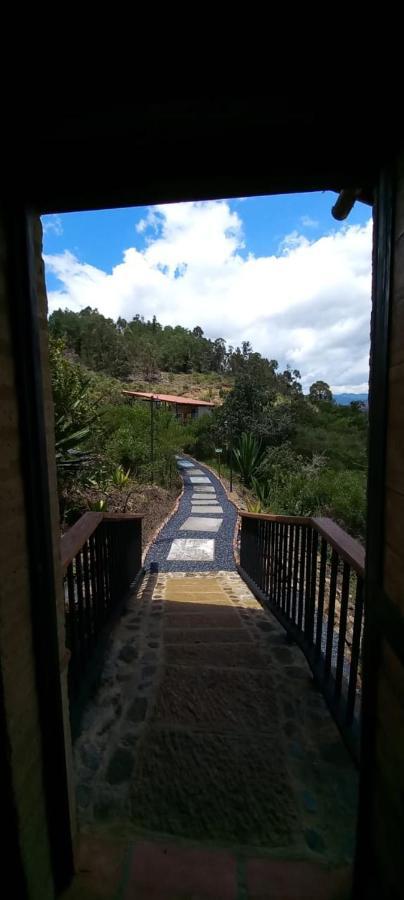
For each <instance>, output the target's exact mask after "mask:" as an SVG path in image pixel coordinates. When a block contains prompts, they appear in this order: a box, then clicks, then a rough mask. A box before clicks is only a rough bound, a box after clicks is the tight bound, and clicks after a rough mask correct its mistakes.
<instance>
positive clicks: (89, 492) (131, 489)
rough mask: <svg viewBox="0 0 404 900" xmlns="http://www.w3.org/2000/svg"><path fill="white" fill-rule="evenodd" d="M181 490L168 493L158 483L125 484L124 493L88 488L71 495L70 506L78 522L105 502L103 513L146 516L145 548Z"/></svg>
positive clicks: (170, 510)
mask: <svg viewBox="0 0 404 900" xmlns="http://www.w3.org/2000/svg"><path fill="white" fill-rule="evenodd" d="M179 493H180V487H179V486H178V485H176V486H175V487H173V488H171V490H166V488H162V487H160V486H159V485H155V484H137V483H134V482H132V483H131V484H128V485H125V488H124V489H123V490H118V489H116V488H115V489H114V488H109V489H108V490H107V491H102V490H100V489H98V488H88V489H86V490H85V491H80V492H77V493H75V494H71V495H70V497H69V503H70V506H71V507H73V508H74V512H75V520H76V521H77V519H79V518H80V516H81V515H83V513H85V512H88V510H91V509H96V508H97V504H99V503H100V502H102V501H105V507H104V508H103V511H104V512H109V513H116V512H126V513H132V514H134V513H136V514H139V515H141V516H143V523H142V548H144V547H145V546H146V545H147V544H148V543H149V541H151V540H152V538H153V535H154V534H155V532H156V530H157V529H158V528H159V526H160V525H161V524H162V523H163V522H164V521H165V519H166V518H167V517H168V516H169V515H170V514H171V512H172V511H173V509H174V507H175V504H176V501H177V498H178V495H179ZM73 524H74V522H73V521H71V522H69V524H66V525H64V526H63V527H62V532H64V531H68V529H69V528H70V527H71V526H72V525H73Z"/></svg>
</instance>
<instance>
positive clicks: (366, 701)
mask: <svg viewBox="0 0 404 900" xmlns="http://www.w3.org/2000/svg"><path fill="white" fill-rule="evenodd" d="M216 180H217V179H216ZM130 194H131V191H130V190H128V198H127V205H129V204H136V203H138V202H140V201H139V198H137V199H136V198H135V197H133V196H132V197H131V196H130ZM150 194H152V190H151V191H150ZM142 200H143V202H144V197H142ZM151 202H157V201H156V199H154V200H152V201H151ZM108 205H111V198H110V197H109V199H108ZM121 205H122V198H121ZM56 206H57V198H56V199H55V208H56ZM101 206H102V197H101V196H100V203H99V207H101ZM59 211H60V212H63V208H61V209H60V210H59ZM32 215H33V213H32V210H29V209H26V208H24V207H23V206H21V207H20V209H18V210H15V209H14V210H12V211H10V216H9V223H10V232H9V233H10V239H11V241H10V242H11V245H12V247H13V260H12V272H11V278H10V284H11V285H12V296H11V313H12V319H13V344H14V354H15V361H16V375H17V388H18V402H19V414H20V427H21V442H22V447H26V448H27V451H28V448H29V452H26V453H24V454H23V462H24V483H25V498H26V515H27V522H28V539H29V550H30V560H31V590H32V598H33V604H32V619H33V628H34V652H35V659H36V672H37V689H38V698H39V704H40V717H41V731H42V743H43V756H44V789H45V797H46V804H47V815H48V829H49V838H50V845H51V854H52V863H53V872H54V878H55V885H56V889H57V891H60V890H61V889H62V888H63V887H64V886H65V885H66V884H67V883H68V881H69V880H70V878H71V876H72V874H73V841H72V834H71V830H70V815H69V799H68V783H67V776H66V756H65V744H64V730H63V709H62V697H61V691H60V670H59V653H58V639H57V619H56V592H55V577H56V573H55V571H54V565H53V550H52V528H51V516H50V502H49V483H48V471H47V462H46V460H47V454H46V430H45V415H44V400H43V387H42V379H41V358H40V341H39V328H38V304H37V291H36V276H35V253H34V245H33V231H32ZM392 228H393V182H392V178H391V174H390V173H389V172H387V171H385V172H383V173H382V174H381V177H380V182H379V185H378V188H377V198H376V204H375V225H374V246H373V284H372V300H373V311H372V326H371V347H372V349H371V372H370V403H369V420H370V430H369V491H368V525H367V573H366V586H367V591H366V597H367V599H366V613H365V621H366V633H365V644H364V672H365V677H364V692H363V716H362V736H363V738H362V756H361V785H360V797H359V806H358V829H357V850H356V856H355V886H356V889H357V890H359V888H361V887H362V886H363V884H364V878H365V877H366V878H368V872H369V843H368V839H369V827H370V825H369V823H370V822H371V814H372V796H371V784H372V774H373V767H374V748H375V735H376V722H375V712H376V694H377V671H378V662H379V658H380V643H381V642H380V635H379V633H378V630H379V621H378V618H377V616H376V615H375V610H376V609H377V597H378V592H380V590H381V586H382V574H383V572H382V569H383V534H384V525H383V513H384V489H385V488H384V468H385V443H386V424H387V379H388V337H389V318H390V269H391V248H392ZM22 323H24V324H23V325H22ZM379 596H380V593H379ZM365 869H366V873H367V874H366V876H365ZM358 895H359V894H358Z"/></svg>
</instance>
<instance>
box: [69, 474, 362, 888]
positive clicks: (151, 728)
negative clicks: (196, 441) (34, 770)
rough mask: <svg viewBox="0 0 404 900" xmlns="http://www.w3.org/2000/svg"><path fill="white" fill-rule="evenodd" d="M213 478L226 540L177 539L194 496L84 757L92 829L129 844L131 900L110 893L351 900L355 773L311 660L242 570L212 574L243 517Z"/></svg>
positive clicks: (96, 713)
mask: <svg viewBox="0 0 404 900" xmlns="http://www.w3.org/2000/svg"><path fill="white" fill-rule="evenodd" d="M185 462H187V464H186V465H185ZM184 468H185V469H188V471H192V468H193V464H192V463H190V464H188V461H184ZM201 469H202V467H201ZM196 477H198V476H196ZM210 478H211V481H212V486H213V489H214V491H215V493H216V494H217V495H218V496H219V498H220V505H221V506H222V508H223V510H224V512H223V515H220V517H218V515H217V513H215V514H208V521H209V522H217V521H220V523H221V524H220V527H219V531H218V532H217V534H214V535H212V536H211V537H204V534H205V535H206V532H203V531H201V532H196V537H195V532H191V531H188V532H187V528H185V530H183V529H182V528H181V526H183V525H184V524H186V519H187V518H188V514H189V513H190V506H191V498H190V496H189V497H187V496H186V494H187V493H190V494H192V491H193V488H192V487H190V488H189V491H188V490H187V487H185V491H184V498H183V500H182V504H180V506H181V509H180V510H178V511H177V513H176V515H175V516H174V517H173V518H175V519H176V528H175V529H174V528H173V527H171V528H167V526H166V529H163V531H164V530H166V536H165V538H164V553H163V552H160V550H161V548H160V550H159V552H158V556H157V559H156V557H155V556H154V551H153V548H151V551H150V554H149V558H150V561H151V562H153V559H154V561H155V562H157V561H160V564H161V568H163V566H164V568H165V571H161V569H159V571H155V568H157V566H156V567H153V566H152V565H150V568H149V571H148V573H147V574H146V577H145V579H144V581H143V582H142V584H141V586H140V588H139V590H138V592H137V594H134V595H132V596H131V597H130V598H129V601H128V603H127V608H126V610H125V612H124V614H123V616H122V618H121V620H120V622H119V624H118V626H117V627H116V629H115V631H114V633H113V635H112V637H111V643H110V648H109V654H108V658H107V660H106V663H105V666H104V671H103V675H102V680H101V685H100V688H99V691H98V693H97V696H96V697H95V698H94V702H93V703H92V704H91V705H90V706H89V707H88V709H87V711H86V714H85V717H84V722H83V730H82V734H81V736H80V738H79V739H78V740H77V742H76V744H75V747H74V756H75V771H76V775H77V802H78V809H79V817H80V821H81V828H82V830H83V832H84V833H86V834H87V840H88V841H90V845H91V841H92V840H96V838H97V839H98V840H101V842H102V841H103V840H105V836H107V838H108V839H109V840H111V835H113V836H114V839H115V840H117V841H118V845H119V849H118V845H117V847H116V848H115V850H116V854H117V856H116V858H117V859H118V858H119V860H120V862H119V865H118V863H117V864H116V867H115V868H114V872H115V874H116V873H117V872H118V870H119V872H120V879H121V880H120V882H119V884H120V893H119V892H118V889H117V887H116V886H115V888H114V893H111V895H109V894H104V895H100V896H111V898H112V897H118V896H119V897H122V898H125V900H129V898H131V897H136V898H146V897H148V898H155V900H159V898H161V900H189V898H198V900H204V898H206V900H207V898H215V900H221V898H223V900H225V898H227V897H228V898H229V900H265V898H267V900H271V898H273V900H275V898H276V900H281V898H284V900H298V898H305V897H307V898H309V897H310V898H315V897H318V898H324V900H326V898H331V897H334V896H335V897H337V896H338V897H343V896H348V894H347V895H345V894H344V893H338V894H334V893H333V891H334V888H335V887H336V885H337V886H338V885H339V881H340V875H341V878H342V881H343V882H344V883H346V877H347V876H346V873H347V867H348V868H349V864H350V862H351V860H352V856H353V846H354V832H355V815H356V794H357V775H356V771H355V769H354V767H353V764H352V762H351V760H350V758H349V756H348V754H347V752H346V751H345V749H344V746H343V744H342V742H341V739H340V737H339V733H338V731H337V729H336V726H335V725H334V723H333V720H332V719H331V717H330V715H329V713H328V710H327V708H326V705H325V702H324V700H323V698H322V695H321V694H320V693H319V692H318V691H317V690H316V688H315V686H314V683H313V680H312V678H311V675H310V672H309V669H308V666H307V664H306V661H305V659H304V656H303V654H302V653H301V651H300V650H299V649H298V648H297V647H296V646H295V645H293V644H290V643H288V642H287V640H286V635H285V632H284V630H283V629H282V628H281V626H280V625H279V623H278V622H277V621H276V620H275V619H274V618H273V617H272V616H271V615H270V614H269V613H267V612H266V611H264V610H263V609H262V607H261V606H260V604H259V603H258V602H257V600H256V599H255V598H254V596H253V595H252V593H251V592H250V591H249V589H248V588H247V586H246V585H245V583H244V582H243V581H242V579H241V578H240V577H239V575H238V574H237V572H236V571H235V569H234V563H232V565H230V564H229V566H228V568H227V566H225V567H224V568H222V569H219V570H218V569H217V565H218V559H225V560H226V561H228V560H229V559H230V548H229V547H228V548H227V550H226V551H224V550H223V544H222V545H221V546H219V547H218V545H217V542H218V541H219V540H220V534H221V532H222V531H223V532H224V537H225V540H227V542H228V543H229V542H231V541H232V534H233V526H232V527H230V528H229V527H228V524H227V527H226V512H227V511H228V508H229V507H230V506H231V508H232V510H234V508H233V507H232V505H231V504H228V501H227V498H226V497H225V492H224V491H223V489H221V491H220V488H221V486H220V488H219V484H216V482H217V479H214V477H213V476H210ZM185 482H187V476H185ZM211 515H212V517H211ZM213 515H214V517H213ZM205 518H206V516H205V510H204V512H203V515H202V514H201V515H200V519H201V522H203V519H205ZM169 524H170V523H168V525H169ZM188 524H189V523H188ZM179 531H180V532H181V535H182V534H184V531H185V534H187V533H192V534H193V535H194V536H193V537H192V538H188V537H185V538H182V537H181V538H177V537H176V535H177V534H178V533H179ZM183 540H185V542H186V545H187V546H186V547H185V551H186V552H185V555H184V546H183V544H182V541H183ZM191 545H193V550H192V552H195V554H196V557H195V560H194V559H193V558H192V555H191ZM207 545H209V553H210V554H211V555H210V558H209V559H206V557H203V561H202V562H201V561H200V560H199V559H198V553H202V552H205V551H206V547H207ZM176 547H177V548H178V551H177V552H178V556H177V557H176V556H175V553H176ZM201 547H202V548H203V547H204V548H205V550H202V549H201ZM170 554H171V556H170ZM181 554H182V555H181ZM176 567H177V568H176ZM178 567H181V568H180V569H178ZM100 835H101V837H100ZM103 835H104V838H103V837H102V836H103ZM122 841H124V842H126V844H125V846H126V850H125V854H126V855H125V862H123V857H122V856H121V851H122ZM102 846H104V845H102ZM108 847H109V850H107V851H105V852H107V854H108V853H110V854H112V857H113V859H114V860H115V856H114V853H115V850H114V849H113V847H112V845H110V844H108V840H107V848H108ZM102 852H104V851H102ZM285 860H286V861H287V862H285ZM113 865H114V866H115V863H114V864H113ZM87 871H91V866H90V870H87ZM124 872H125V873H126V874H125V875H124V874H123V873H124ZM341 873H342V874H341ZM117 877H118V876H117ZM338 890H339V888H338ZM74 896H75V895H74V894H72V895H71V897H72V900H73V898H74ZM77 896H80V895H79V894H78V895H77ZM83 896H85V895H84V894H83ZM89 896H98V895H97V894H90V895H89Z"/></svg>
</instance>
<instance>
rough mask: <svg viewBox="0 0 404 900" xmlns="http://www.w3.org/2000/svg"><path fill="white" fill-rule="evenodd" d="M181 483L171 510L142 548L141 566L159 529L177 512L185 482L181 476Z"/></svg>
mask: <svg viewBox="0 0 404 900" xmlns="http://www.w3.org/2000/svg"><path fill="white" fill-rule="evenodd" d="M181 485H182V486H181V491H180V493H179V494H178V497H177V499H176V501H175V503H174V506H173V508H172V510H171V512H170V513H169V514H168V516H166V517H165V519H164V521H163V522H161V525H158V527H157V528H156V530H155V531H154V532H153V534H152V536H151V538H150V540H149V542H148V543H147V544H146V547H145V548H144V550H143V553H142V566H143V567H144V564H145V560H146V556H147V554H148V552H149V550H150V547H151V545H152V544H154V541H155V540H156V538H158V536H159V534H160V531H161V530H162V529H163V528H165V526H166V525H167V522H169V521H170V519H172V517H173V516H175V514H176V512H177V510H178V507H179V505H180V501H181V498H182V495H183V493H184V490H185V484H184V479H183V478H181Z"/></svg>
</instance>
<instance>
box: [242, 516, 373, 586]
mask: <svg viewBox="0 0 404 900" xmlns="http://www.w3.org/2000/svg"><path fill="white" fill-rule="evenodd" d="M239 515H240V516H241V518H243V519H261V520H265V521H267V522H280V523H281V524H283V525H311V526H312V528H315V529H316V531H317V532H318V533H319V534H320V535H321V537H323V538H325V540H326V541H328V543H329V544H331V546H332V547H334V549H335V550H337V551H338V553H339V555H340V557H341V559H343V560H345V562H347V563H349V565H350V566H352V568H353V569H354V570H355V572H357V573H358V575H361V577H362V578H363V576H364V574H365V549H364V547H362V544H360V543H359V541H356V540H355V538H353V537H351V536H350V535H349V534H347V532H346V531H344V530H343V528H340V526H339V525H337V523H336V522H334V521H333V520H332V519H328V518H325V517H324V518H322V517H312V516H279V515H275V514H273V513H253V512H245V511H244V510H241V509H240V510H239Z"/></svg>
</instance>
